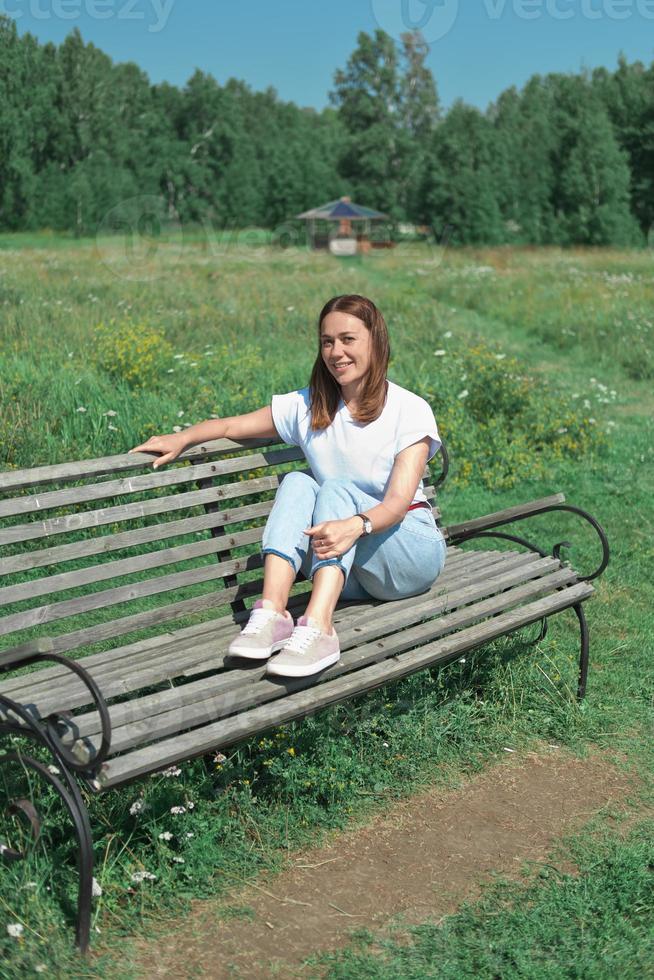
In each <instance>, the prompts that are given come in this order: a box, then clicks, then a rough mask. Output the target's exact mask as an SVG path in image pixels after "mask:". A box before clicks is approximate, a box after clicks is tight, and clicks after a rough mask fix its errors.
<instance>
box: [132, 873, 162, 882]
mask: <svg viewBox="0 0 654 980" xmlns="http://www.w3.org/2000/svg"><path fill="white" fill-rule="evenodd" d="M146 880H147V881H156V880H157V876H156V875H153V874H152V872H151V871H135V872H134V874H133V875H132V881H134V882H136V884H139V882H141V881H146Z"/></svg>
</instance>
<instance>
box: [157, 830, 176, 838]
mask: <svg viewBox="0 0 654 980" xmlns="http://www.w3.org/2000/svg"><path fill="white" fill-rule="evenodd" d="M172 839H173V835H172V834H171V832H170V831H169V830H164V831H163V832H162V833H161V834H159V840H172Z"/></svg>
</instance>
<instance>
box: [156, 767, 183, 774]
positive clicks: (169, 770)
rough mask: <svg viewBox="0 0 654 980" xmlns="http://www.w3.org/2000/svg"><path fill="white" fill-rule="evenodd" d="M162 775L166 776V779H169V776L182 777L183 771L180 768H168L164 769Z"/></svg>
mask: <svg viewBox="0 0 654 980" xmlns="http://www.w3.org/2000/svg"><path fill="white" fill-rule="evenodd" d="M161 775H162V776H166V777H169V776H181V775H182V770H181V769H180V768H179V766H168V768H167V769H164V771H163V772H162V773H161Z"/></svg>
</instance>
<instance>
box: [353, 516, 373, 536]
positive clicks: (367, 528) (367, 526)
mask: <svg viewBox="0 0 654 980" xmlns="http://www.w3.org/2000/svg"><path fill="white" fill-rule="evenodd" d="M355 517H360V518H361V520H362V521H363V533H364V534H372V521H371V520H370V518H369V517H366V515H365V514H355Z"/></svg>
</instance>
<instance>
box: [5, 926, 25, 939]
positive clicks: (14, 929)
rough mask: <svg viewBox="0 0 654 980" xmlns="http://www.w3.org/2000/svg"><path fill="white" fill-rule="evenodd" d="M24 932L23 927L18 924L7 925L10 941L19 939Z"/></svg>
mask: <svg viewBox="0 0 654 980" xmlns="http://www.w3.org/2000/svg"><path fill="white" fill-rule="evenodd" d="M24 931H25V927H24V926H22V925H21V924H20V922H10V923H8V925H7V932H8V933H9V935H10V936H11V938H12V939H20V937H21V936H22V935H23V932H24Z"/></svg>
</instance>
